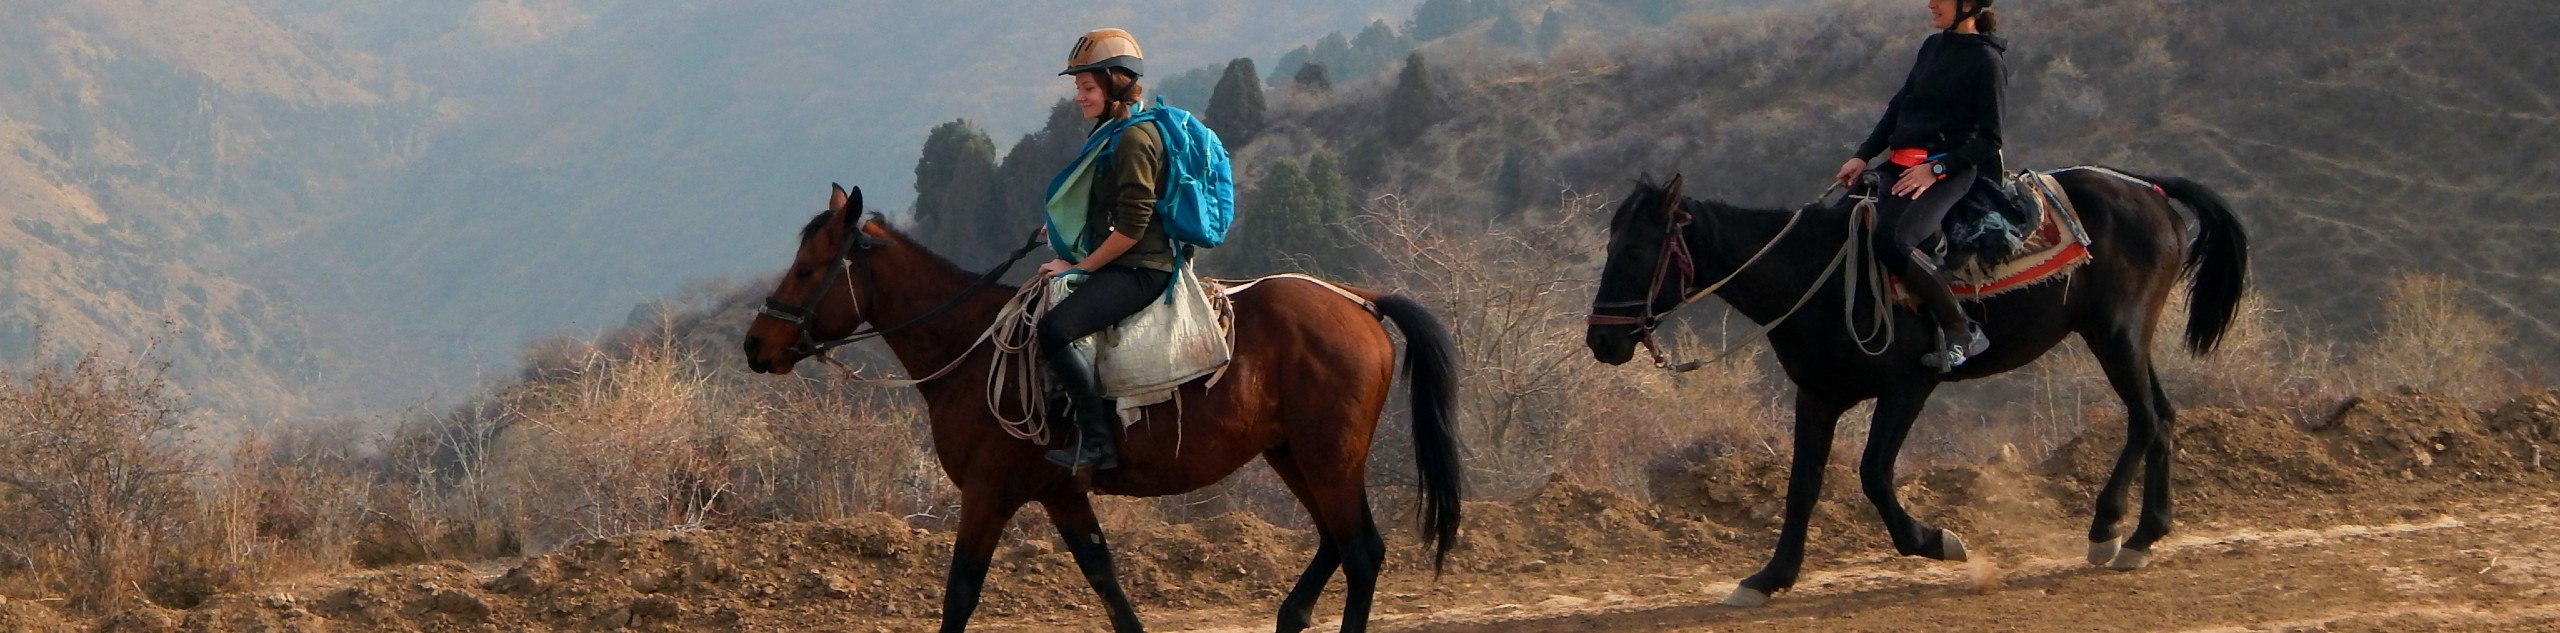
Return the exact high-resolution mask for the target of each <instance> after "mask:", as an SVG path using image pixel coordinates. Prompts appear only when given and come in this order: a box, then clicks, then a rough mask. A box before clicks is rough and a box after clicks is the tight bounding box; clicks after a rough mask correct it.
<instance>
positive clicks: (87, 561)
mask: <svg viewBox="0 0 2560 633" xmlns="http://www.w3.org/2000/svg"><path fill="white" fill-rule="evenodd" d="M38 356H39V357H44V356H45V354H39V355H38ZM166 368H167V365H166V364H165V363H161V362H158V361H153V360H148V359H147V358H145V357H144V355H140V354H137V355H136V356H135V357H134V358H130V359H110V358H108V357H105V356H102V355H100V354H99V353H96V352H90V353H87V354H84V355H82V356H80V357H79V358H78V359H77V360H74V361H72V362H70V363H68V364H60V365H57V364H41V365H38V366H37V367H36V368H34V369H32V370H30V371H24V372H20V371H9V370H0V455H7V456H8V458H7V459H5V460H0V581H6V582H9V583H10V585H14V586H15V588H9V589H8V591H9V592H10V593H20V594H32V595H46V596H49V597H59V598H67V599H68V600H69V603H70V604H71V606H73V607H75V608H80V609H88V610H93V611H105V610H108V609H112V608H116V607H119V606H122V605H125V604H128V603H129V602H130V601H131V600H132V599H133V598H134V597H135V594H136V593H137V589H138V588H139V583H140V581H142V580H145V579H147V578H149V577H150V576H151V575H152V574H151V572H152V570H153V568H154V567H155V566H157V565H159V564H161V563H162V562H164V561H165V560H167V559H168V556H167V554H168V552H169V550H170V549H171V548H172V546H173V545H174V544H175V542H176V541H177V540H179V538H180V537H181V536H182V534H181V530H182V529H183V528H184V526H185V525H186V522H187V519H188V517H190V516H191V515H192V508H193V495H192V494H191V493H190V491H189V490H188V488H187V478H188V477H190V476H192V475H193V474H195V473H196V472H197V464H196V461H195V459H194V457H193V455H191V454H190V453H189V451H188V445H187V443H186V441H185V440H184V439H183V433H184V432H185V430H186V426H185V425H184V424H183V423H182V421H181V418H180V414H179V410H178V408H177V399H178V396H177V395H176V394H174V393H173V389H172V388H171V386H170V384H169V382H168V380H167V378H166V376H165V374H164V372H165V370H166Z"/></svg>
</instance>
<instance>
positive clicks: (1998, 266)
mask: <svg viewBox="0 0 2560 633" xmlns="http://www.w3.org/2000/svg"><path fill="white" fill-rule="evenodd" d="M2019 185H2020V186H2021V187H2025V188H2027V189H2028V190H2029V195H2028V196H2026V197H2027V198H2028V199H2030V200H2033V201H2034V202H2035V205H2036V208H2037V211H2038V213H2037V215H2038V216H2040V221H2039V222H2037V225H2038V226H2037V227H2036V231H2035V232H2034V233H2032V234H2029V235H2028V236H2027V237H2026V240H2025V248H2023V249H2020V252H2019V254H2018V255H2017V256H2015V257H2010V258H2008V259H2006V260H2004V261H1998V262H1995V263H1990V264H1988V265H1979V262H1977V264H1978V265H1972V266H1963V267H1959V268H1956V269H1953V270H1950V271H1948V276H1950V277H1952V278H1953V279H1952V280H1951V281H1952V283H1950V284H1948V289H1950V290H1953V291H1955V294H1956V297H1957V298H1959V299H1982V298H1987V297H1993V296H1998V295H2000V294H2003V293H2007V292H2010V291H2013V290H2017V289H2019V288H2025V287H2028V286H2033V285H2035V284H2037V283H2041V282H2045V281H2051V280H2054V279H2059V278H2062V277H2065V276H2068V275H2070V274H2071V271H2073V270H2077V269H2079V268H2080V266H2081V265H2083V264H2087V263H2089V234H2088V232H2087V231H2086V230H2084V229H2082V228H2081V227H2080V216H2079V211H2078V210H2076V209H2073V208H2071V199H2070V198H2069V197H2066V196H2064V195H2063V193H2062V185H2061V183H2059V182H2056V181H2055V180H2054V179H2053V172H2041V173H2036V174H2033V175H2032V176H2030V177H2028V178H2025V179H2022V180H2021V181H2020V183H2019ZM1893 297H1894V300H1895V301H1896V302H1899V303H1902V304H1905V305H1915V304H1916V303H1917V301H1918V299H1917V298H1916V297H1913V296H1911V294H1910V293H1908V292H1906V291H1904V289H1903V287H1902V282H1901V281H1900V280H1896V281H1895V282H1894V283H1893Z"/></svg>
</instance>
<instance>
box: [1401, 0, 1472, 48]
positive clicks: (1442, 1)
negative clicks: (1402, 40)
mask: <svg viewBox="0 0 2560 633" xmlns="http://www.w3.org/2000/svg"><path fill="white" fill-rule="evenodd" d="M1474 8H1475V7H1474V6H1472V3H1470V2H1468V1H1467V0H1422V6H1418V7H1414V9H1413V21H1412V22H1409V23H1406V25H1405V29H1404V30H1405V35H1408V36H1411V37H1412V38H1413V41H1415V42H1429V41H1432V40H1436V39H1440V38H1443V37H1448V36H1450V35H1455V34H1457V32H1458V31H1460V30H1463V29H1465V28H1467V24H1469V23H1472V22H1474V21H1475V16H1474V15H1472V13H1473V10H1474Z"/></svg>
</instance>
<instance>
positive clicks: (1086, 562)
mask: <svg viewBox="0 0 2560 633" xmlns="http://www.w3.org/2000/svg"><path fill="white" fill-rule="evenodd" d="M1059 490H1060V491H1059V492H1056V493H1053V494H1051V495H1049V496H1048V497H1045V498H1042V499H1041V500H1040V506H1041V507H1043V508H1047V509H1048V510H1049V522H1050V523H1051V524H1054V525H1056V526H1057V527H1058V538H1061V539H1065V540H1066V542H1067V551H1068V552H1072V553H1074V554H1075V557H1076V569H1077V570H1079V571H1082V572H1084V581H1085V583H1087V584H1090V585H1093V592H1094V593H1095V594H1097V595H1100V596H1101V597H1102V606H1103V608H1104V609H1107V610H1109V611H1110V612H1111V630H1112V631H1116V632H1118V633H1137V632H1138V631H1142V630H1145V627H1142V626H1140V625H1139V624H1138V610H1137V609H1136V608H1135V607H1132V606H1130V605H1129V595H1128V594H1126V593H1123V592H1121V591H1120V576H1119V573H1118V572H1116V571H1113V569H1112V566H1111V544H1110V543H1108V542H1105V541H1104V540H1103V538H1102V522H1101V521H1098V520H1095V519H1094V517H1093V500H1092V499H1091V498H1090V497H1086V496H1085V494H1084V493H1083V492H1080V491H1076V490H1073V489H1069V488H1067V487H1064V486H1061V487H1060V488H1059Z"/></svg>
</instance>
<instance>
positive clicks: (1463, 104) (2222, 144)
mask: <svg viewBox="0 0 2560 633" xmlns="http://www.w3.org/2000/svg"><path fill="white" fill-rule="evenodd" d="M2003 9H2004V13H2005V14H2006V25H2007V30H2008V31H2007V35H2008V37H2010V38H2011V40H2012V42H2013V45H2012V47H2011V49H2010V52H2009V54H2008V60H2009V63H2010V66H2011V69H2012V73H2013V77H2012V79H2011V90H2012V93H2011V95H2010V99H2011V104H2010V113H2009V118H2010V121H2009V122H2008V124H2007V130H2008V132H2009V143H2008V145H2009V147H2008V156H2009V162H2010V165H2011V166H2012V167H2013V168H2016V167H2037V168H2052V167H2059V166H2065V165H2075V164H2090V163H2096V164H2107V165H2113V166H2117V167H2121V168H2124V169H2128V170H2132V171H2135V172H2138V173H2158V174H2164V175H2179V176H2186V177H2190V178H2194V179H2196V180H2199V181H2201V182H2204V183H2207V184H2209V185H2211V186H2213V187H2215V188H2216V189H2218V190H2220V191H2222V192H2224V193H2225V194H2227V195H2228V196H2229V197H2230V198H2231V199H2232V201H2233V202H2234V203H2235V207H2236V208H2237V210H2238V211H2239V212H2240V213H2241V214H2242V215H2243V219H2244V220H2245V221H2246V222H2247V225H2248V227H2249V230H2250V231H2251V236H2252V238H2253V242H2254V244H2253V246H2254V249H2253V250H2254V251H2255V253H2254V254H2253V258H2252V261H2253V263H2254V264H2255V266H2254V270H2253V273H2254V281H2255V282H2256V283H2255V286H2254V287H2255V288H2256V289H2257V290H2258V291H2259V292H2262V293H2265V294H2267V295H2268V296H2270V297H2271V298H2273V299H2275V303H2276V305H2278V306H2282V307H2284V308H2286V309H2288V310H2289V311H2290V312H2291V314H2290V315H2288V316H2289V320H2291V321H2292V322H2294V323H2296V324H2297V325H2300V326H2302V327H2306V328H2311V329H2313V330H2316V331H2319V332H2323V333H2331V334H2337V335H2341V336H2342V337H2354V336H2360V335H2362V334H2364V333H2366V332H2368V331H2370V328H2371V327H2372V325H2373V324H2374V323H2375V322H2376V320H2377V319H2378V317H2379V316H2380V314H2381V310H2380V309H2379V308H2378V307H2377V306H2376V305H2375V304H2374V302H2373V300H2371V299H2370V297H2377V296H2381V295H2382V294H2383V292H2382V289H2383V285H2384V284H2385V283H2386V282H2387V281H2388V280H2390V279H2393V278H2395V277H2397V276H2398V275H2399V274H2401V273H2406V272H2412V271H2427V272H2438V273H2445V274H2451V275H2454V276H2456V277H2457V278H2459V279H2462V280H2465V281H2467V282H2469V284H2470V288H2471V297H2472V298H2473V299H2474V300H2476V301H2478V302H2480V303H2481V304H2482V305H2484V306H2485V308H2486V309H2487V310H2488V311H2490V312H2491V313H2492V314H2496V315H2499V316H2501V317H2503V319H2504V320H2505V322H2507V323H2508V324H2510V325H2511V326H2512V327H2514V328H2516V329H2517V331H2518V333H2519V334H2520V335H2522V341H2523V342H2524V343H2526V344H2527V345H2526V346H2525V347H2524V348H2523V349H2522V350H2520V351H2532V350H2538V351H2542V352H2548V351H2553V350H2560V327H2555V325H2560V319H2553V318H2551V317H2549V316H2547V315H2549V314H2551V313H2553V312H2554V310H2555V309H2560V274H2555V272H2560V271H2555V268H2560V262H2555V260H2553V259H2552V258H2551V257H2552V256H2551V255H2549V253H2551V252H2552V251H2551V250H2550V249H2549V248H2547V247H2546V246H2545V245H2544V242H2547V241H2548V240H2549V239H2550V238H2551V237H2553V236H2554V235H2560V217H2555V216H2553V215H2551V214H2549V213H2546V212H2544V209H2545V207H2547V206H2548V205H2549V204H2550V203H2551V202H2552V201H2553V200H2554V199H2555V197H2560V180H2555V175H2560V174H2555V172H2560V161H2555V160H2554V158H2553V153H2552V151H2551V149H2550V148H2552V147H2554V146H2560V101H2556V100H2555V98H2554V97H2555V93H2560V90H2555V89H2554V88H2552V87H2550V86H2549V85H2548V83H2549V81H2550V78H2552V77H2560V52H2555V51H2554V50H2552V49H2551V48H2550V47H2546V46H2540V45H2538V44H2537V42H2539V40H2540V38H2542V37H2543V34H2548V33H2553V32H2560V14H2555V13H2553V12H2551V11H2549V10H2548V9H2549V7H2548V6H2547V3H2540V2H2532V1H2525V0H2490V1H2483V2H2472V3H2465V4H2464V5H2463V7H2462V10H2460V11H2443V10H2439V9H2440V7H2423V6H2413V5H2374V6H2364V5H2358V6H2356V7H2352V8H2347V7H2338V8H2318V7H2306V6H2304V5H2302V4H2300V3H2292V2H2279V1H2273V0H2240V1H2225V2H2203V1H2191V2H2190V1H2181V2H2156V3H2130V4H2127V3H2104V2H2095V1H2089V0H2055V1H2051V2H2038V3H2021V4H2020V5H2019V6H2017V7H2003ZM1684 26H1685V28H1687V29H1688V31H1689V32H1688V34H1687V35H1686V36H1684V37H1681V38H1679V39H1678V40H1676V41H1673V42H1670V43H1616V42H1604V41H1587V42H1585V43H1583V44H1579V45H1577V46H1576V47H1569V48H1571V49H1572V50H1565V51H1563V52H1560V53H1558V54H1557V55H1556V56H1555V57H1554V58H1552V59H1549V60H1545V61H1539V60H1533V59H1528V58H1525V57H1523V56H1521V55H1519V54H1514V53H1503V52H1500V51H1498V50H1496V49H1492V48H1490V47H1485V46H1481V45H1478V44H1473V43H1469V42H1466V41H1452V42H1449V43H1446V44H1444V45H1440V46H1435V47H1430V48H1426V49H1425V51H1424V52H1425V56H1426V58H1427V59H1429V60H1431V61H1432V63H1433V68H1434V69H1435V71H1436V73H1437V74H1436V75H1435V76H1436V77H1439V78H1441V79H1442V81H1441V83H1440V86H1441V87H1442V89H1443V91H1442V96H1443V98H1444V99H1445V100H1446V101H1447V103H1448V106H1449V110H1450V111H1451V112H1453V113H1454V114H1453V116H1452V117H1451V118H1450V119H1449V120H1448V121H1446V122H1443V123H1440V124H1439V125H1437V126H1435V127H1433V128H1431V129H1430V130H1429V131H1428V133H1427V134H1426V135H1424V137H1423V140H1421V141H1420V142H1418V143H1417V144H1415V146H1413V147H1410V148H1393V147H1388V146H1385V145H1384V144H1382V143H1378V142H1375V141H1373V140H1371V139H1375V138H1377V137H1379V136H1380V132H1381V130H1382V128H1381V127H1380V126H1381V125H1383V124H1384V123H1383V119H1385V118H1386V117H1384V116H1382V115H1381V114H1380V113H1381V112H1382V111H1384V110H1385V109H1386V105H1385V102H1386V100H1385V95H1384V91H1383V90H1382V89H1373V90H1367V91H1345V92H1343V93H1341V94H1338V95H1336V96H1335V97H1333V98H1330V99H1308V100H1301V101H1296V102H1288V103H1287V105H1285V106H1280V107H1275V110H1274V112H1273V113H1272V115H1271V118H1272V121H1273V123H1272V126H1273V127H1272V130H1271V131H1270V132H1266V134H1265V136H1264V138H1265V139H1267V140H1262V141H1257V142H1256V145H1255V146H1254V147H1252V148H1250V149H1249V150H1248V151H1247V152H1246V153H1245V154H1244V155H1243V156H1242V157H1240V158H1239V159H1238V160H1239V163H1240V164H1245V163H1254V162H1263V161H1268V160H1271V159H1274V158H1279V157H1288V156H1297V155H1303V154H1304V153H1307V152H1310V151H1336V152H1341V153H1343V154H1345V164H1346V165H1351V166H1353V167H1352V169H1350V170H1349V171H1351V172H1352V173H1353V175H1354V178H1355V179H1361V178H1366V180H1365V181H1364V184H1366V185H1368V189H1367V191H1368V193H1370V194H1379V193H1398V194H1402V195H1405V196H1406V199H1407V200H1408V201H1413V202H1415V203H1417V204H1419V205H1421V206H1422V207H1423V208H1439V209H1445V210H1446V211H1447V212H1451V213H1471V212H1473V213H1490V212H1492V211H1493V209H1492V207H1493V205H1494V204H1495V197H1494V196H1493V195H1492V191H1493V189H1494V187H1493V185H1494V183H1493V182H1492V179H1493V176H1494V171H1495V170H1494V166H1495V165H1497V164H1498V163H1499V162H1500V161H1501V157H1502V156H1503V155H1504V154H1505V152H1512V151H1517V152H1522V153H1524V154H1527V155H1529V156H1531V157H1532V158H1531V159H1530V160H1529V161H1528V162H1529V163H1530V164H1531V165H1533V166H1534V167H1533V168H1532V169H1530V170H1528V171H1529V178H1530V179H1531V180H1533V181H1534V182H1536V183H1538V184H1540V185H1542V186H1543V187H1544V188H1545V190H1546V191H1548V192H1550V193H1552V192H1554V191H1557V190H1560V189H1567V190H1572V191H1577V192H1596V193H1600V194H1602V195H1604V196H1616V195H1620V194H1622V193H1624V192H1625V191H1626V185H1625V183H1626V182H1627V181H1628V180H1629V179H1631V178H1634V177H1635V176H1637V175H1638V174H1639V173H1642V172H1653V173H1656V174H1665V173H1669V172H1675V171H1676V172H1682V173H1685V174H1687V175H1688V183H1689V191H1691V192H1692V193H1693V194H1697V195H1712V196H1716V197H1721V198H1724V199H1727V200H1731V201H1735V202H1739V203H1745V204H1753V205H1760V206H1766V207H1779V206H1784V205H1793V204H1800V203H1802V202H1803V201H1804V200H1807V199H1810V198H1811V196H1812V195H1813V194H1814V193H1815V192H1817V191H1819V190H1820V189H1821V188H1822V186H1823V184H1824V183H1823V179H1824V177H1825V176H1826V175H1827V174H1828V173H1829V172H1830V170H1831V169H1833V168H1834V167H1836V166H1837V165H1838V164H1839V162H1840V161H1841V160H1842V159H1843V158H1845V157H1847V156H1848V155H1849V153H1850V152H1851V150H1852V149H1853V146H1854V145H1855V143H1856V142H1857V141H1858V140H1860V139H1862V138H1863V137H1864V136H1865V133H1866V131H1867V129H1868V127H1869V126H1872V125H1873V124H1874V121H1875V118H1876V116H1877V115H1878V114H1879V113H1880V112H1881V110H1882V104H1883V102H1884V100H1885V99H1886V98H1887V97H1888V96H1889V95H1890V94H1891V93H1892V91H1893V90H1894V88H1895V87H1896V86H1897V85H1898V82H1899V81H1900V79H1901V75H1900V73H1901V71H1902V70H1903V69H1904V68H1907V67H1908V66H1909V64H1910V62H1911V54H1912V51H1913V50H1914V49H1915V48H1916V47H1917V45H1918V43H1919V41H1920V39H1921V38H1922V37H1924V36H1925V35H1927V34H1928V28H1927V26H1926V23H1925V18H1924V17H1923V16H1922V14H1921V13H1920V12H1919V10H1918V8H1917V5H1915V4H1911V3H1904V2H1893V1H1868V0H1858V1H1834V2H1826V3H1822V4H1819V5H1813V6H1802V7H1789V8H1780V9H1772V10H1767V11H1761V12H1757V13H1752V14H1747V15H1731V16H1720V17H1719V16H1692V19H1690V20H1688V21H1687V22H1686V23H1685V25H1684ZM1362 166H1366V168H1363V167H1362ZM1546 200H1547V202H1548V203H1552V202H1553V201H1554V200H1555V198H1553V197H1552V196H1551V195H1550V196H1549V197H1547V198H1546ZM1242 221H1247V222H1249V221H1251V218H1245V219H1243V220H1242ZM1593 230H1603V229H1602V228H1601V227H1593Z"/></svg>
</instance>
